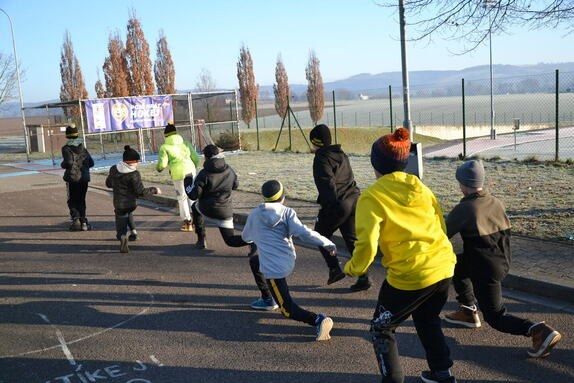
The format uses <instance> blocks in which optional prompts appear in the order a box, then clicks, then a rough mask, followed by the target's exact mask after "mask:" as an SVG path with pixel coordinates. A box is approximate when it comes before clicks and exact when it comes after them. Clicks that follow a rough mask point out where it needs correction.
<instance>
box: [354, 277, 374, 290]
mask: <svg viewBox="0 0 574 383" xmlns="http://www.w3.org/2000/svg"><path fill="white" fill-rule="evenodd" d="M370 288H371V281H369V277H359V278H357V282H355V284H354V285H351V290H352V291H363V290H368V289H370Z"/></svg>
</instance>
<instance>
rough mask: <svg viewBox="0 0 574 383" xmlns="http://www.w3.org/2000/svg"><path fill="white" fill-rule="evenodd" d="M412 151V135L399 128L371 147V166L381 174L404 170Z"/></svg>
mask: <svg viewBox="0 0 574 383" xmlns="http://www.w3.org/2000/svg"><path fill="white" fill-rule="evenodd" d="M410 150H411V140H410V133H409V131H408V130H407V129H405V128H398V129H397V130H395V131H394V133H391V134H387V135H385V136H382V137H380V138H379V139H378V140H376V141H375V142H373V146H372V147H371V165H373V167H374V168H375V170H377V171H378V172H379V173H381V174H388V173H392V172H394V171H400V170H404V169H405V168H406V166H407V162H408V159H409V152H410Z"/></svg>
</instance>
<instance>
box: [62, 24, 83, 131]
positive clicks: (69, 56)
mask: <svg viewBox="0 0 574 383" xmlns="http://www.w3.org/2000/svg"><path fill="white" fill-rule="evenodd" d="M60 75H61V77H62V85H61V86H60V101H71V100H79V99H85V98H88V91H87V90H86V85H85V84H84V78H83V76H82V70H81V69H80V63H79V62H78V59H77V58H76V55H75V54H74V47H73V45H72V39H71V37H70V33H69V32H68V31H66V33H65V34H64V43H63V44H62V52H61V56H60ZM64 112H65V114H66V116H67V117H68V118H71V119H73V120H74V121H78V120H79V117H80V110H79V108H78V107H77V106H74V107H70V108H66V109H64Z"/></svg>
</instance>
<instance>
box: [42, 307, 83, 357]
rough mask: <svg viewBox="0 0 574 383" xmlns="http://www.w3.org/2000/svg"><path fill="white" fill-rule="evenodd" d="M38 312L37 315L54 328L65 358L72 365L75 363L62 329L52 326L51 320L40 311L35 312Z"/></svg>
mask: <svg viewBox="0 0 574 383" xmlns="http://www.w3.org/2000/svg"><path fill="white" fill-rule="evenodd" d="M36 314H38V316H39V317H40V318H42V319H43V320H44V322H46V323H48V324H49V325H50V326H52V328H53V329H54V330H56V337H57V338H58V342H60V346H61V347H62V351H63V352H64V355H66V358H68V362H70V364H71V365H72V366H75V365H76V360H75V359H74V356H73V355H72V352H71V351H70V348H69V347H68V344H67V343H66V339H64V334H62V331H60V329H59V328H57V327H56V326H54V325H53V324H52V322H50V319H48V317H47V316H46V315H44V314H42V313H36Z"/></svg>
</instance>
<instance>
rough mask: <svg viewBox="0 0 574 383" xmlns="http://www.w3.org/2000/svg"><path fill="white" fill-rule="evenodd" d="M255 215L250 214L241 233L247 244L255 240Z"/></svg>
mask: <svg viewBox="0 0 574 383" xmlns="http://www.w3.org/2000/svg"><path fill="white" fill-rule="evenodd" d="M252 216H253V214H252V213H249V215H248V216H247V221H246V222H245V226H244V227H243V231H242V232H241V238H242V239H243V240H244V241H245V242H248V243H249V242H253V240H254V239H255V238H254V235H253V234H254V225H253V217H252Z"/></svg>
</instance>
